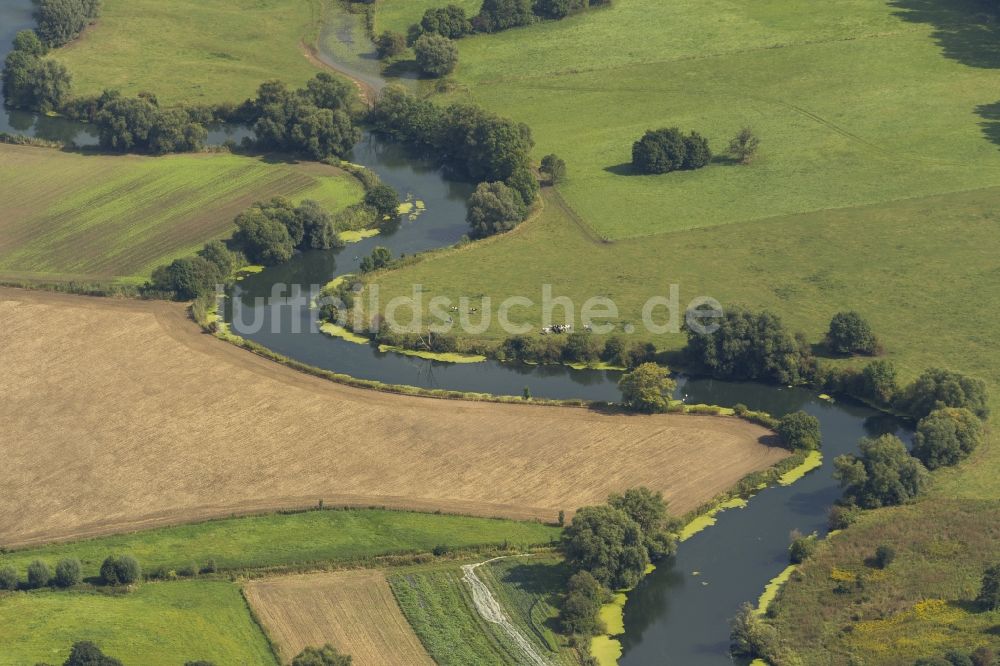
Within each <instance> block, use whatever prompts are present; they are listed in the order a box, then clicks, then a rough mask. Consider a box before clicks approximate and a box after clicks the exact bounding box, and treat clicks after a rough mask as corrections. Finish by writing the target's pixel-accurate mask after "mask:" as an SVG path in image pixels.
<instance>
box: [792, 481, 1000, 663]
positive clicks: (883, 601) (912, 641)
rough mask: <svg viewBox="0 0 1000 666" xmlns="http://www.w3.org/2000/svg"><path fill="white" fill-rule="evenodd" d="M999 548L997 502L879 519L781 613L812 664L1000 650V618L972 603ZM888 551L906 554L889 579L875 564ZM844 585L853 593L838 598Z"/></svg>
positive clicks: (936, 506)
mask: <svg viewBox="0 0 1000 666" xmlns="http://www.w3.org/2000/svg"><path fill="white" fill-rule="evenodd" d="M998 541H1000V503H998V502H996V501H953V500H943V501H938V502H922V503H920V504H917V505H914V506H906V507H899V508H893V509H886V510H883V511H878V512H869V513H868V514H866V516H865V518H864V519H863V520H862V522H861V523H859V524H857V525H854V526H852V527H851V528H850V529H848V530H847V531H845V532H843V533H841V534H838V535H836V536H834V537H832V538H831V539H830V540H829V541H828V542H826V543H825V544H823V545H821V546H820V548H819V552H818V553H817V554H816V555H815V556H814V557H813V558H811V559H810V560H808V561H807V562H806V563H805V564H804V565H803V566H802V567H801V569H800V573H799V574H793V577H792V580H793V582H792V583H789V584H788V585H787V586H786V587H785V589H784V591H783V592H782V593H781V596H780V597H779V602H778V603H777V604H776V606H775V608H774V610H775V611H776V618H777V619H776V622H777V624H778V627H779V629H780V630H781V632H782V633H783V634H784V635H785V636H786V637H788V638H789V639H791V640H792V642H793V645H795V647H796V649H797V650H799V652H800V656H801V657H802V658H803V661H804V662H805V663H807V664H813V663H815V664H820V663H822V664H830V666H846V665H847V664H849V663H865V664H885V665H886V666H910V665H911V664H913V662H914V661H915V660H916V659H918V658H920V657H930V656H939V657H940V656H942V655H943V654H944V653H945V652H946V651H948V650H949V649H962V650H964V651H966V652H971V651H972V650H973V649H975V648H977V647H980V646H983V645H986V646H990V647H992V648H993V649H994V650H1000V635H998V634H997V631H996V627H997V626H998V625H1000V611H994V612H981V611H979V610H978V609H977V608H976V607H975V604H974V603H972V602H973V600H974V599H975V597H976V594H977V593H978V592H979V586H980V583H981V581H982V573H983V569H985V568H986V567H987V566H990V565H992V564H995V560H996V556H997V552H996V550H997V549H996V545H997V543H998ZM882 543H890V544H893V545H894V547H895V548H896V559H895V561H893V563H892V564H891V565H890V566H889V567H888V568H887V569H885V570H884V571H883V570H878V569H875V568H873V567H871V566H870V565H869V564H866V563H865V560H866V559H868V558H871V557H872V556H873V554H874V549H875V547H876V546H878V545H879V544H882ZM858 578H861V579H862V581H863V584H862V587H860V588H859V587H857V584H856V583H855V582H854V581H856V580H857V579H858ZM834 579H837V580H834ZM838 580H845V581H847V588H848V590H849V591H847V592H836V591H834V588H836V587H837V585H838ZM848 626H849V627H850V630H846V631H845V630H844V627H848ZM850 655H854V656H855V657H856V658H857V659H858V661H855V662H851V661H850Z"/></svg>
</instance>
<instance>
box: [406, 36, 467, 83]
mask: <svg viewBox="0 0 1000 666" xmlns="http://www.w3.org/2000/svg"><path fill="white" fill-rule="evenodd" d="M413 52H414V53H415V54H416V58H417V66H418V67H420V71H421V72H423V73H424V74H425V75H427V76H432V77H435V78H436V77H441V76H445V75H447V74H451V73H452V72H453V71H454V70H455V66H456V65H458V47H457V46H455V42H453V41H451V40H450V39H448V38H447V37H444V36H442V35H438V34H434V33H429V34H425V35H421V36H420V39H418V40H417V43H416V44H414V45H413Z"/></svg>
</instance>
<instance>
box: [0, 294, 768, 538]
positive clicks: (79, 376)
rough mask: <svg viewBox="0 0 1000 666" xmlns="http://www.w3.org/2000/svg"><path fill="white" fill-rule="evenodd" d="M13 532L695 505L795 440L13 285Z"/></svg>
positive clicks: (2, 528) (3, 336) (155, 308)
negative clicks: (383, 384)
mask: <svg viewBox="0 0 1000 666" xmlns="http://www.w3.org/2000/svg"><path fill="white" fill-rule="evenodd" d="M0 366H2V369H3V371H2V372H0V424H2V429H0V459H3V461H4V464H3V465H0V487H2V488H3V489H4V491H3V493H0V544H2V545H5V546H15V545H26V544H31V543H42V542H45V541H52V540H59V539H67V538H79V537H83V536H95V535H99V534H106V533H111V532H121V531H127V530H134V529H140V528H146V527H153V526H158V525H163V524H170V523H181V522H190V521H193V520H198V519H204V518H210V517H218V516H226V515H232V514H241V513H254V512H262V511H267V510H273V509H279V508H292V507H308V506H312V505H315V504H316V502H317V501H318V500H320V499H323V500H324V502H325V503H326V504H327V505H328V506H333V505H345V506H346V505H351V506H372V505H378V506H388V507H396V508H409V509H417V510H438V509H440V510H443V511H449V512H457V513H469V514H476V515H486V516H505V517H512V518H538V519H543V520H554V519H555V517H556V514H557V512H558V511H559V510H560V509H564V510H566V511H567V512H571V511H572V510H573V509H575V508H577V507H579V506H583V505H586V504H589V503H596V502H600V501H603V500H604V498H605V497H606V496H607V494H608V493H609V492H612V491H616V490H621V489H624V488H627V487H630V486H636V485H646V486H649V487H651V488H654V489H657V490H662V491H663V492H664V495H665V496H666V497H667V499H668V500H669V501H670V504H671V509H672V511H673V512H675V513H678V514H680V513H683V512H686V511H688V510H690V509H692V508H694V507H696V506H698V505H699V504H701V503H703V502H705V501H707V500H709V499H710V498H712V497H713V496H715V495H716V494H718V493H720V492H722V491H724V490H726V489H727V488H729V487H731V486H732V485H733V484H734V483H735V482H736V481H738V480H739V479H740V478H741V477H743V476H744V475H746V474H747V473H749V472H752V471H755V470H759V469H763V468H766V467H768V466H770V465H773V464H774V463H776V462H777V461H779V460H781V459H782V458H783V457H785V456H786V455H787V452H786V451H784V450H783V449H780V448H774V447H769V446H767V445H765V444H762V443H761V440H762V438H766V437H767V435H768V434H769V432H768V431H767V430H765V429H763V428H761V427H758V426H755V425H753V424H750V423H747V422H745V421H740V420H737V419H735V418H720V417H704V416H685V415H660V416H623V415H614V416H612V415H606V414H600V413H596V412H592V411H588V410H584V409H577V408H568V407H540V406H530V405H504V404H495V403H479V402H462V401H451V400H435V399H430V398H418V397H410V396H401V395H393V394H387V393H380V392H375V391H368V390H362V389H356V388H351V387H347V386H343V385H340V384H335V383H333V382H329V381H326V380H322V379H318V378H316V377H312V376H308V375H305V374H302V373H299V372H296V371H294V370H291V369H289V368H285V367H283V366H281V365H278V364H276V363H273V362H271V361H268V360H266V359H264V358H261V357H259V356H256V355H254V354H251V353H249V352H246V351H244V350H242V349H239V348H237V347H234V346H232V345H229V344H227V343H225V342H222V341H219V340H217V339H215V338H214V337H212V336H209V335H206V334H203V333H202V332H201V331H200V329H199V328H198V327H197V326H196V325H195V324H194V323H193V322H191V321H190V320H189V319H188V317H187V313H186V311H185V309H184V307H183V306H182V305H179V304H175V303H165V302H143V301H126V300H111V299H97V298H87V297H80V296H68V295H62V294H54V293H48V292H31V291H23V290H16V289H0Z"/></svg>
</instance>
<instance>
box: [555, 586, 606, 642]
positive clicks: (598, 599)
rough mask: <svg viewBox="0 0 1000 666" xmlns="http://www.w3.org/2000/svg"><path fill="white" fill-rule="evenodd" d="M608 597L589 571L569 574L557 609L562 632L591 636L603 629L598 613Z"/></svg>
mask: <svg viewBox="0 0 1000 666" xmlns="http://www.w3.org/2000/svg"><path fill="white" fill-rule="evenodd" d="M608 597H609V595H608V591H607V590H606V589H604V587H603V586H602V585H601V584H600V583H599V582H598V581H597V579H596V578H594V577H593V576H592V575H591V574H590V572H589V571H577V572H576V573H575V574H573V575H572V576H570V577H569V583H568V584H567V585H566V597H565V599H563V602H562V606H561V607H560V609H559V625H560V628H561V629H562V631H563V633H565V634H580V635H583V636H593V635H594V634H597V633H600V632H602V631H604V623H603V622H601V619H600V617H599V613H600V611H601V606H602V605H603V604H604V603H605V602H606V601H607V599H608Z"/></svg>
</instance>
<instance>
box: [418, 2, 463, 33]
mask: <svg viewBox="0 0 1000 666" xmlns="http://www.w3.org/2000/svg"><path fill="white" fill-rule="evenodd" d="M470 32H472V23H470V22H469V19H468V18H467V17H466V16H465V9H464V8H462V7H459V6H458V5H448V6H447V7H432V8H430V9H428V10H427V11H425V12H424V16H423V18H421V19H420V25H419V34H418V35H416V37H417V38H419V37H420V35H425V34H437V35H442V36H444V37H447V38H448V39H458V38H459V37H464V36H465V35H468V34H469V33H470Z"/></svg>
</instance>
